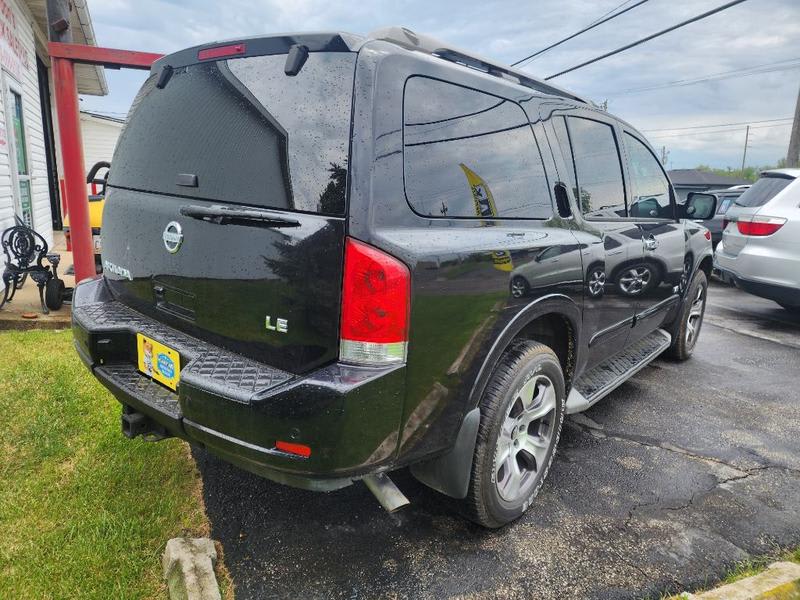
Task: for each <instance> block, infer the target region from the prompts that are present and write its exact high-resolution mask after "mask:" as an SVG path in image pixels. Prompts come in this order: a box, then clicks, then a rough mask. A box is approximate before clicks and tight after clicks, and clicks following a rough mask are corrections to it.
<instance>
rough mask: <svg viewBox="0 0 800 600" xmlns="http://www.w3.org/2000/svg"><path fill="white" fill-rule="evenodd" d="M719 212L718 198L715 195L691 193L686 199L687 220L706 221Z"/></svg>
mask: <svg viewBox="0 0 800 600" xmlns="http://www.w3.org/2000/svg"><path fill="white" fill-rule="evenodd" d="M716 212H717V197H716V196H715V195H714V194H704V193H702V192H689V194H688V196H687V197H686V218H687V219H694V220H696V221H705V220H706V219H710V218H712V217H713V216H714V213H716Z"/></svg>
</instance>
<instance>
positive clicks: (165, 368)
mask: <svg viewBox="0 0 800 600" xmlns="http://www.w3.org/2000/svg"><path fill="white" fill-rule="evenodd" d="M136 348H137V355H138V361H139V364H138V367H139V370H140V371H141V372H142V373H144V374H145V375H147V376H149V377H152V378H153V379H155V380H156V381H158V382H159V383H163V384H164V385H165V386H167V387H168V388H170V389H172V390H177V389H178V380H179V379H180V376H181V356H180V354H178V351H177V350H173V349H172V348H170V347H169V346H165V345H164V344H162V343H161V342H157V341H156V340H154V339H152V338H149V337H147V336H145V335H142V334H141V333H137V334H136Z"/></svg>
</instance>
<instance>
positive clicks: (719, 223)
mask: <svg viewBox="0 0 800 600" xmlns="http://www.w3.org/2000/svg"><path fill="white" fill-rule="evenodd" d="M749 187H750V186H749V185H734V186H733V187H729V188H726V189H724V190H709V191H707V192H704V193H706V194H711V195H713V196H715V197H716V198H717V212H716V214H715V215H714V217H713V218H711V219H706V220H705V221H698V222H699V223H701V224H702V225H705V226H706V228H707V229H708V230H709V231H710V232H711V245H712V246H713V247H714V248H716V247H717V244H719V241H720V240H721V239H722V229H723V228H724V224H725V213H727V212H728V209H729V208H730V207H731V206H733V202H734V201H735V200H736V199H737V198H738V197H739V196H741V195H742V194H744V192H745V190H747V189H748V188H749Z"/></svg>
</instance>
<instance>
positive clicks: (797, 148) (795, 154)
mask: <svg viewBox="0 0 800 600" xmlns="http://www.w3.org/2000/svg"><path fill="white" fill-rule="evenodd" d="M786 166H787V167H800V92H797V104H796V105H795V107H794V123H792V134H791V136H789V150H788V151H787V152H786Z"/></svg>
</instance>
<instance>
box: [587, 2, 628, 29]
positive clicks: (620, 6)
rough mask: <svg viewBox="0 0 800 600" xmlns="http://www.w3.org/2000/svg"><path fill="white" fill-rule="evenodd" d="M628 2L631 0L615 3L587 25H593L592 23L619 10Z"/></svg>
mask: <svg viewBox="0 0 800 600" xmlns="http://www.w3.org/2000/svg"><path fill="white" fill-rule="evenodd" d="M630 2H631V0H625V2H621V3H620V4H617V5H616V6H615V7H614V8H612V9H611V10H610V11H608V12H605V13H603V14H602V15H600V16H599V17H597V18H596V19H595V20H594V21H592V22H591V23H589V25H594V24H595V23H597V22H598V21H599V20H600V19H603V18H605V17H607V16H608V15H610V14H611V13H613V12H616V11H617V10H619V9H620V8H622V7H623V6H625V5H626V4H630Z"/></svg>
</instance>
